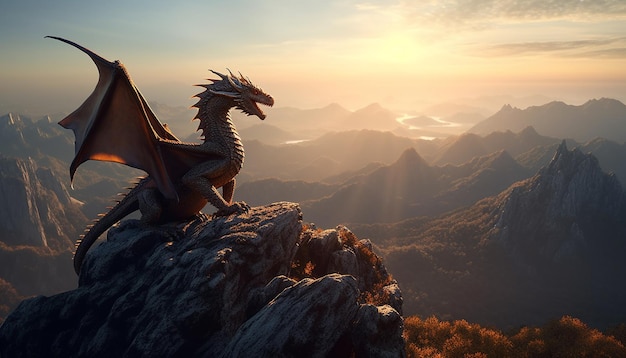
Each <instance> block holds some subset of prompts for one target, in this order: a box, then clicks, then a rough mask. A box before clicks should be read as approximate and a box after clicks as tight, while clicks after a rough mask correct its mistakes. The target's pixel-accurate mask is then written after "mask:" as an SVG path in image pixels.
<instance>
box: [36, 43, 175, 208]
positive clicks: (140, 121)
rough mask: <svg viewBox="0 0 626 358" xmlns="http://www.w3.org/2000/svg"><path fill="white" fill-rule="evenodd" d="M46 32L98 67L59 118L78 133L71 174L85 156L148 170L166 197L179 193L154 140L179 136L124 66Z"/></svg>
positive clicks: (71, 174) (66, 126) (68, 127)
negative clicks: (93, 81) (93, 80)
mask: <svg viewBox="0 0 626 358" xmlns="http://www.w3.org/2000/svg"><path fill="white" fill-rule="evenodd" d="M47 37H50V38H53V39H56V40H59V41H63V42H65V43H67V44H70V45H72V46H74V47H76V48H78V49H79V50H81V51H83V52H84V53H86V54H87V55H89V57H90V58H91V59H92V60H93V62H94V63H95V64H96V66H97V67H98V72H99V73H100V77H99V79H98V84H97V85H96V88H95V89H94V91H93V92H92V93H91V95H90V96H89V97H88V98H87V99H86V100H85V102H84V103H83V104H82V105H81V106H80V107H78V109H76V110H75V111H74V112H72V113H71V114H70V115H69V116H67V117H65V118H64V119H63V120H61V121H60V122H59V124H60V125H61V126H63V127H65V128H67V129H71V130H73V131H74V136H75V137H76V144H75V157H74V160H73V161H72V164H71V166H70V177H71V178H72V180H73V178H74V173H75V172H76V169H77V168H78V166H79V165H81V164H82V163H83V162H85V161H87V160H89V159H93V160H101V161H109V162H116V163H122V164H126V165H128V166H131V167H134V168H138V169H141V170H144V171H146V172H147V173H148V174H149V175H150V176H151V177H152V178H153V179H154V181H155V182H156V184H157V186H158V188H159V190H160V191H161V193H162V194H163V195H164V196H165V197H167V198H170V199H175V198H177V194H176V190H175V187H174V184H173V181H172V178H171V177H170V176H169V174H168V171H167V169H166V166H165V165H164V162H163V156H162V153H161V146H160V145H159V144H158V143H159V140H160V139H168V140H174V141H178V139H177V138H176V137H175V136H174V135H173V134H172V133H171V132H170V131H169V130H167V128H165V127H164V126H163V125H162V124H161V123H160V122H159V120H158V119H157V118H156V116H155V115H154V113H153V112H152V110H151V109H150V107H149V106H148V104H147V103H146V100H145V99H144V98H143V96H142V95H141V93H139V90H138V89H137V87H135V84H134V83H133V81H132V80H131V79H130V76H129V75H128V73H127V72H126V69H125V68H124V66H123V65H122V64H121V63H120V62H119V61H115V62H111V61H108V60H106V59H104V58H102V57H100V56H99V55H97V54H95V53H93V52H92V51H90V50H88V49H86V48H84V47H83V46H80V45H78V44H76V43H74V42H72V41H69V40H66V39H63V38H60V37H54V36H47Z"/></svg>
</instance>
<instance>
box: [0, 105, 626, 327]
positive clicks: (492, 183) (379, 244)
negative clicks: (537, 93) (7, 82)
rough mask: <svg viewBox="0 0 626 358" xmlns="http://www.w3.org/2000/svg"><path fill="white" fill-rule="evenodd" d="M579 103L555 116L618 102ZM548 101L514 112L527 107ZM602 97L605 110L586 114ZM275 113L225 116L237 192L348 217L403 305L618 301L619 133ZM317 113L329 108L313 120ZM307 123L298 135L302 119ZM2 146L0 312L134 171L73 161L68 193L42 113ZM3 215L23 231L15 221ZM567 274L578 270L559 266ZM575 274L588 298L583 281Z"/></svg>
mask: <svg viewBox="0 0 626 358" xmlns="http://www.w3.org/2000/svg"><path fill="white" fill-rule="evenodd" d="M588 103H591V104H589V105H588V106H586V107H584V106H569V105H565V107H563V108H565V111H564V112H563V113H561V115H559V114H558V113H560V112H558V111H557V112H555V113H556V114H554V116H555V118H556V119H555V121H558V120H559V118H562V117H565V116H566V114H567V113H570V112H568V111H570V110H572V108H573V110H574V112H577V111H578V112H580V111H583V112H590V111H591V112H593V113H595V114H594V116H596V118H600V119H602V118H608V117H610V116H609V114H610V113H613V112H612V110H611V108H620V106H619V104H615V103H614V102H613V100H595V101H590V102H588ZM602 103H604V104H606V105H604V106H603V105H601V104H602ZM592 104H593V105H592ZM554 106H555V105H554V104H553V103H549V104H546V105H545V106H539V107H537V108H535V109H532V110H531V108H532V107H531V108H528V109H526V110H519V111H521V112H524V113H525V114H524V116H526V115H528V114H529V113H531V112H532V113H535V114H537V115H539V114H541V113H547V112H549V111H548V108H549V107H554ZM622 106H623V105H622ZM544 107H545V108H544ZM556 107H557V108H561V107H562V106H560V105H556ZM570 107H572V108H570ZM602 108H605V109H606V108H608V109H607V113H609V114H606V115H604V114H602V113H600V112H598V111H600V110H601V109H602ZM161 110H163V109H161ZM503 110H504V109H503ZM507 110H508V109H507ZM508 111H512V113H517V112H516V111H518V110H513V109H511V110H508ZM527 111H529V112H527ZM594 111H595V112H594ZM304 112H306V113H308V114H307V115H308V116H310V117H306V118H305V117H301V118H303V122H302V123H299V124H292V126H291V127H290V126H289V125H288V124H287V123H290V121H291V122H293V121H294V117H290V116H295V115H298V116H300V115H302V114H303V113H304ZM357 112H358V111H357ZM500 112H502V111H500ZM500 112H498V113H500ZM284 113H291V114H289V115H287V114H286V115H284V116H283V117H280V116H279V118H276V120H275V124H280V126H278V127H277V128H280V129H279V130H275V129H277V128H272V127H268V126H266V123H262V124H261V125H259V121H258V120H254V121H252V120H251V119H249V118H243V119H242V118H236V121H239V122H240V123H243V125H242V126H241V131H240V132H242V133H243V134H242V137H243V138H244V146H245V149H246V154H247V155H246V161H245V164H244V168H243V170H242V172H241V173H240V175H239V176H238V177H237V178H238V188H237V190H236V192H235V199H236V200H245V201H247V202H248V203H249V204H251V205H253V206H257V205H265V204H269V203H272V202H276V201H284V200H289V201H296V202H300V204H301V208H302V211H303V215H304V220H306V221H308V222H313V223H315V224H316V225H319V226H320V227H333V226H335V225H338V224H348V225H349V227H350V228H351V229H352V230H353V231H354V232H355V233H357V234H358V235H359V236H360V237H368V238H370V239H371V240H372V241H373V242H374V243H375V245H376V248H377V250H379V251H380V252H381V253H382V254H384V257H385V260H386V262H388V264H387V265H388V267H389V268H390V270H391V272H392V273H393V274H394V276H395V277H396V278H398V280H399V282H400V285H401V286H402V289H403V292H404V293H405V295H404V297H405V300H406V301H405V302H406V304H405V307H406V313H408V314H418V313H419V314H420V315H431V314H436V315H438V316H439V317H441V318H464V319H470V320H472V321H475V322H481V323H486V324H494V325H498V326H502V327H504V326H510V325H515V324H523V323H524V322H526V323H532V322H538V323H543V322H545V320H546V319H549V318H554V317H556V315H557V314H560V312H561V311H563V312H564V313H565V314H577V315H579V316H580V317H585V319H588V321H589V322H593V324H596V325H598V326H601V325H606V324H609V323H611V322H610V321H611V320H610V319H608V318H607V316H606V314H607V312H608V311H609V310H610V309H616V312H621V311H620V310H619V309H618V308H619V307H617V308H616V305H617V303H616V302H617V301H616V299H618V298H619V299H621V298H622V297H623V293H622V291H621V290H620V289H618V288H614V287H612V286H611V285H613V283H614V280H615V275H616V274H621V273H624V272H625V271H624V267H623V265H622V264H620V263H619V262H616V259H615V258H616V257H617V256H619V255H621V254H623V253H624V248H623V246H621V243H620V241H619V239H618V238H619V237H626V236H625V235H624V233H625V231H624V229H623V226H620V225H623V224H621V222H622V221H623V220H621V221H620V218H623V217H624V216H623V214H624V212H623V204H620V203H621V201H620V200H622V201H623V199H620V198H623V191H620V190H621V186H620V184H622V185H623V183H626V165H625V164H624V163H626V143H625V142H624V141H621V142H620V141H615V140H610V139H606V138H601V135H600V134H601V133H602V132H601V131H602V130H603V129H602V128H603V127H602V126H599V129H598V132H589V133H588V135H589V137H590V138H593V139H591V140H587V141H582V140H577V139H576V137H575V136H569V135H568V136H565V135H558V136H552V135H547V134H546V133H544V132H542V131H541V130H539V129H537V128H536V127H534V126H522V127H521V128H520V129H518V130H508V129H506V130H500V131H495V132H489V133H486V134H478V133H465V134H461V135H455V136H449V137H447V138H444V139H434V140H424V139H417V138H409V137H403V136H399V135H397V134H395V133H397V131H396V132H391V131H389V130H387V131H376V130H362V129H361V130H357V129H355V128H354V126H355V125H356V123H360V122H361V121H362V120H366V119H367V118H368V117H367V113H378V115H379V116H380V119H381V121H380V125H381V126H384V125H387V124H389V125H396V124H399V123H398V122H397V121H396V118H395V117H394V116H393V115H389V112H388V111H386V110H385V109H384V108H382V107H380V106H378V105H374V106H371V108H368V109H367V111H364V112H363V113H360V114H359V115H358V116H356V117H353V121H352V122H350V120H347V122H343V121H344V119H346V118H348V117H350V116H351V115H353V114H354V113H356V112H350V111H347V110H345V109H343V108H342V107H340V106H338V105H331V106H329V107H328V108H325V109H322V110H309V111H301V110H296V109H284ZM330 114H332V115H330ZM316 116H326V117H321V118H320V117H317V122H316V119H315V118H316ZM524 116H521V117H524ZM572 116H574V115H572ZM580 116H582V115H580ZM521 117H520V118H521ZM385 118H387V119H389V120H386V119H385ZM501 118H504V117H501ZM624 118H626V117H624ZM375 119H376V116H373V117H371V120H375ZM488 119H489V118H488ZM269 120H270V117H268V121H269ZM421 120H423V121H427V119H425V118H422V119H421ZM246 121H248V122H246ZM326 121H328V123H332V122H335V121H341V123H343V124H346V123H347V124H346V125H345V126H344V127H343V128H344V129H349V130H343V131H334V132H326V131H325V130H324V128H323V127H322V126H321V124H323V123H327V122H326ZM543 121H544V122H545V121H550V120H548V119H545V118H544V120H543ZM307 123H308V124H307ZM341 123H339V124H337V123H335V124H334V125H336V126H340V125H343V124H341ZM350 123H351V124H350ZM385 123H387V124H385ZM542 123H543V122H542ZM599 123H600V124H601V123H604V122H602V121H600V122H599ZM283 124H284V127H283ZM305 124H307V125H308V126H309V129H310V132H307V131H306V130H302V129H303V128H304V127H303V126H304V125H305ZM299 125H303V126H302V127H298V126H299ZM390 128H391V127H390ZM381 129H382V128H381ZM592 129H593V128H592ZM68 132H69V133H68ZM616 132H617V131H616ZM294 133H295V136H294ZM314 133H318V134H319V135H316V134H314ZM564 133H565V132H564ZM301 134H307V136H303V137H299V135H301ZM288 138H299V139H302V140H296V141H295V142H292V141H290V140H286V139H288ZM566 138H570V139H566ZM571 138H573V139H571ZM564 139H565V141H564ZM288 141H289V142H290V143H289V144H285V142H288ZM567 147H570V148H575V149H574V150H568V149H567ZM0 153H2V155H3V157H2V159H1V160H0V175H2V180H0V198H5V199H6V200H5V199H3V200H2V202H1V203H0V204H1V205H3V206H2V207H0V210H2V212H7V213H8V212H9V210H14V209H15V208H21V209H20V210H21V212H22V214H20V215H18V216H19V218H18V219H19V220H18V219H16V218H15V217H14V216H11V215H5V216H4V218H3V220H2V221H0V232H2V236H1V237H0V255H2V257H1V258H0V262H2V263H3V264H2V265H0V313H2V312H3V310H4V312H6V311H7V308H6V307H12V305H13V304H15V302H16V301H17V300H19V298H20V297H25V296H29V295H33V294H37V293H38V292H42V293H50V292H60V290H64V289H67V286H68V285H72V284H74V275H73V274H72V272H71V265H69V264H68V262H69V260H70V256H71V253H70V250H71V245H72V241H73V240H74V239H75V238H76V237H77V235H78V233H79V231H80V230H81V229H82V228H83V227H84V226H85V225H86V224H87V221H88V218H94V217H96V214H97V213H100V212H103V211H104V210H105V207H106V206H107V204H108V203H110V201H111V199H112V197H113V196H114V195H115V194H116V193H117V192H119V191H120V189H121V188H123V187H124V186H126V185H127V183H128V182H129V181H130V179H131V178H132V177H134V176H137V175H138V174H141V173H140V172H138V171H136V170H132V169H129V168H126V167H124V166H122V165H116V164H111V163H101V162H98V163H95V162H90V163H85V165H84V166H81V168H80V170H79V171H78V172H77V175H76V179H75V183H74V186H75V188H76V189H75V190H73V191H70V190H67V186H68V185H69V175H68V173H67V168H68V162H69V161H70V160H71V157H72V154H73V138H72V134H71V132H70V131H65V130H62V129H61V128H60V127H59V126H58V125H57V124H56V123H54V121H53V120H52V119H51V118H50V117H44V118H43V119H41V120H33V119H30V118H28V117H26V116H20V115H17V114H14V113H9V114H7V115H4V116H1V117H0ZM589 153H590V154H589ZM16 168H17V169H16ZM18 169H19V170H18ZM609 173H612V174H609ZM620 182H621V183H620ZM572 183H573V184H572ZM18 187H19V188H18ZM546 188H549V189H546ZM20 193H24V195H22V194H20ZM18 194H19V195H18ZM2 195H4V196H2ZM11 195H12V196H11ZM18 196H19V197H18ZM594 198H595V199H594ZM594 200H595V201H594ZM20 203H22V204H20ZM572 208H574V209H572ZM576 208H578V209H576ZM22 209H23V210H22ZM548 209H550V210H548ZM570 209H571V210H573V211H567V210H570ZM212 210H213V209H212V208H207V212H211V211H212ZM505 214H506V215H505ZM559 215H560V216H559ZM11 218H12V219H11ZM9 219H10V220H9ZM9 221H10V222H9ZM528 223H532V225H529V224H528ZM55 225H56V226H55ZM11 228H22V230H23V231H25V232H24V233H23V234H15V232H14V231H10V230H11ZM26 231H28V232H26ZM9 232H10V233H11V234H6V233H9ZM53 233H58V234H59V235H57V236H55V235H56V234H53ZM620 235H621V236H620ZM18 238H19V240H17V239H18ZM525 240H526V241H525ZM46 244H47V245H46ZM557 253H558V254H557ZM603 257H605V258H607V259H606V260H602V259H601V258H603ZM555 258H557V259H555ZM36 262H37V263H36ZM39 262H41V264H40V263H39ZM573 262H578V263H583V264H581V265H578V266H577V265H573V264H572V263H573ZM21 263H28V265H26V266H24V265H23V264H21ZM596 265H597V268H595V266H596ZM37 267H44V268H45V269H44V270H45V271H46V272H45V273H42V272H40V270H38V269H37ZM585 270H586V271H585ZM611 270H614V271H611ZM572 273H575V274H576V275H579V276H577V277H580V278H581V282H582V283H578V282H577V281H576V280H574V279H572V278H569V279H568V278H567V277H568V274H569V275H571V274H572ZM605 278H606V279H605ZM511 282H518V283H519V284H516V285H511V284H510V283H511ZM594 282H597V284H596V283H594ZM442 283H443V284H442ZM538 284H540V285H539V286H537V285H538ZM583 286H584V287H586V288H587V289H590V290H592V291H591V292H593V293H592V294H591V296H589V294H587V296H584V295H583V294H582V293H581V292H582V291H583V289H582V288H581V287H583ZM609 286H611V288H610V290H607V287H609ZM38 287H39V288H38ZM44 288H45V289H44ZM596 292H597V294H596ZM464 295H467V297H468V298H471V299H467V300H465V299H463V296H464ZM568 295H570V296H568ZM611 295H614V297H615V299H613V298H611ZM583 296H584V297H583ZM544 297H545V300H544ZM568 297H569V298H568ZM561 301H565V302H566V303H565V304H561V305H560V306H561V307H562V310H561V311H559V310H558V309H555V307H556V306H559V305H557V304H555V303H554V302H561ZM570 301H571V302H570ZM3 307H4V308H3ZM587 308H588V309H587ZM566 310H570V312H565V311H566ZM511 312H513V313H511ZM585 312H587V313H589V314H588V315H586V316H585V315H584V314H585ZM590 312H591V313H593V314H595V316H593V315H591V313H590ZM507 313H509V315H508V316H507V315H506V314H507ZM620 314H621V313H620ZM622 318H624V317H622V316H616V319H621V320H622V321H624V319H622Z"/></svg>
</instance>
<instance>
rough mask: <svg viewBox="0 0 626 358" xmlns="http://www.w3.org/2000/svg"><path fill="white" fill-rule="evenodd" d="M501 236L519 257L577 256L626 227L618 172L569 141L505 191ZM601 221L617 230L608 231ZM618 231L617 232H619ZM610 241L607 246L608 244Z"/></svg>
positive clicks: (497, 230)
mask: <svg viewBox="0 0 626 358" xmlns="http://www.w3.org/2000/svg"><path fill="white" fill-rule="evenodd" d="M499 202H500V204H499V206H498V209H497V211H498V212H499V213H498V221H497V224H496V226H495V231H494V232H495V236H496V237H497V238H498V239H499V241H500V242H502V243H503V244H505V246H507V247H509V248H511V249H512V250H513V251H514V252H516V255H517V256H518V258H519V257H521V256H532V255H534V254H535V253H539V255H540V256H542V258H543V259H545V260H548V261H550V262H555V261H562V260H564V259H566V258H567V259H573V258H575V257H579V256H580V255H583V254H584V251H585V250H588V249H589V248H590V247H592V246H595V245H597V244H598V243H599V242H600V241H602V242H604V243H605V244H606V242H607V241H611V240H614V239H618V238H617V236H619V234H616V232H621V231H622V230H623V229H625V228H626V227H625V225H624V223H623V222H624V220H623V218H624V215H625V214H626V211H625V209H626V205H625V203H626V200H625V196H624V191H623V189H622V187H621V185H620V183H619V181H618V180H617V178H616V177H615V175H613V174H607V173H604V172H603V171H602V170H601V168H600V166H599V164H598V160H597V159H596V158H595V157H594V156H593V155H591V154H584V153H582V152H581V151H580V150H578V149H573V150H568V149H567V146H566V144H565V141H563V142H562V143H561V144H560V145H559V147H558V148H557V150H556V153H555V155H554V157H553V158H552V161H551V162H550V163H549V164H548V165H547V166H545V167H544V168H542V169H540V170H539V171H538V173H537V174H536V175H535V176H534V177H532V178H530V179H528V180H526V181H523V182H520V183H517V184H516V185H514V186H513V187H511V188H509V189H508V190H507V191H505V192H504V193H502V194H501V195H500V201H499ZM598 223H603V224H605V225H607V226H606V227H611V228H614V229H611V230H609V232H607V230H604V228H603V227H600V226H598ZM615 230H617V231H615ZM605 244H602V245H603V246H605V247H606V245H605Z"/></svg>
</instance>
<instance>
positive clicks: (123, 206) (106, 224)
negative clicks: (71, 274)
mask: <svg viewBox="0 0 626 358" xmlns="http://www.w3.org/2000/svg"><path fill="white" fill-rule="evenodd" d="M145 181H146V179H145V178H140V181H139V182H138V183H137V184H136V185H135V186H134V187H131V189H130V191H129V192H128V193H127V194H126V195H124V197H123V198H122V199H121V200H120V201H118V202H117V203H116V204H115V205H114V206H113V207H112V208H111V209H110V210H109V211H108V212H107V213H106V214H104V215H101V216H100V217H99V218H98V219H96V220H94V222H93V224H91V225H89V226H87V228H86V229H85V233H84V234H83V235H81V236H80V238H79V239H78V240H76V245H75V250H74V271H76V274H77V275H79V274H80V269H81V266H82V265H83V261H84V260H85V256H86V255H87V251H89V249H90V248H91V246H92V245H93V244H94V243H95V242H96V240H98V238H99V237H100V235H102V234H103V233H104V232H105V231H106V230H107V229H108V228H110V227H111V226H113V224H115V223H116V222H118V221H120V220H121V219H123V218H124V217H125V216H127V215H128V214H130V213H132V212H133V211H136V210H138V209H139V201H138V200H137V192H138V191H139V190H140V189H141V187H142V186H143V184H144V183H145Z"/></svg>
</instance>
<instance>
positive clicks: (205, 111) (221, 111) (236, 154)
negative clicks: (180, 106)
mask: <svg viewBox="0 0 626 358" xmlns="http://www.w3.org/2000/svg"><path fill="white" fill-rule="evenodd" d="M196 107H198V115H197V116H196V118H197V119H199V120H200V125H199V126H198V129H199V130H202V137H203V140H204V142H213V143H218V144H220V145H221V146H222V147H224V149H225V150H227V151H228V153H225V154H226V155H228V156H229V158H230V160H231V161H232V163H233V164H234V166H233V170H235V169H236V170H237V172H238V171H239V170H240V169H241V167H242V166H243V160H244V150H243V144H242V143H241V138H240V137H239V134H237V130H236V128H235V125H234V123H233V121H232V120H231V118H230V114H229V111H230V109H231V108H232V107H235V103H234V101H233V100H231V99H229V98H225V97H222V96H215V95H208V96H206V97H204V98H201V100H200V101H199V102H198V104H197V105H196Z"/></svg>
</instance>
